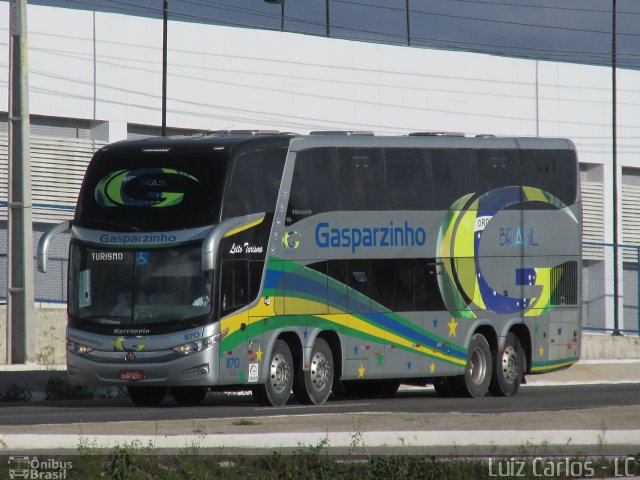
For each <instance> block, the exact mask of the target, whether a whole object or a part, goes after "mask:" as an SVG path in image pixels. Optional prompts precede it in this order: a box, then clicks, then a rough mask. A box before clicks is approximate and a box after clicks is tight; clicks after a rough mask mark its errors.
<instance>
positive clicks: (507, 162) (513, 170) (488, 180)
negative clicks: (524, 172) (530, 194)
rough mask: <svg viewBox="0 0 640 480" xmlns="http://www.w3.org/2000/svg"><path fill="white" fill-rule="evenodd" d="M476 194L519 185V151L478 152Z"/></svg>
mask: <svg viewBox="0 0 640 480" xmlns="http://www.w3.org/2000/svg"><path fill="white" fill-rule="evenodd" d="M477 156H478V194H480V195H481V194H483V193H486V192H489V191H491V190H494V189H496V188H501V187H509V186H513V185H521V183H520V182H521V174H520V172H521V162H520V151H519V150H478V153H477Z"/></svg>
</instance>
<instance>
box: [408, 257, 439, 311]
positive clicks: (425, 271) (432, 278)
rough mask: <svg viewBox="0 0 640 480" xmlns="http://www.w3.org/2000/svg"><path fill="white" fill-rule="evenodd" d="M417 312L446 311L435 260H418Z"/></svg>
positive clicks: (416, 265) (416, 275) (416, 268)
mask: <svg viewBox="0 0 640 480" xmlns="http://www.w3.org/2000/svg"><path fill="white" fill-rule="evenodd" d="M415 282H416V300H415V301H416V310H417V311H420V310H446V308H445V306H444V302H443V300H442V295H440V287H439V286H438V269H437V265H436V263H435V262H434V261H433V259H416V262H415Z"/></svg>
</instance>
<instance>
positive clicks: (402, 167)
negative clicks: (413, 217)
mask: <svg viewBox="0 0 640 480" xmlns="http://www.w3.org/2000/svg"><path fill="white" fill-rule="evenodd" d="M385 171H386V177H387V200H388V202H389V209H390V210H424V209H431V208H432V207H433V200H432V198H433V195H432V193H433V192H432V188H431V161H430V159H429V152H428V151H427V150H424V149H413V148H388V149H386V150H385Z"/></svg>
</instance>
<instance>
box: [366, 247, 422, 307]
mask: <svg viewBox="0 0 640 480" xmlns="http://www.w3.org/2000/svg"><path fill="white" fill-rule="evenodd" d="M371 277H372V285H371V300H373V301H374V302H377V303H378V304H379V305H382V306H383V307H385V308H387V309H389V310H392V311H394V312H410V311H413V293H414V292H413V290H414V288H413V260H410V259H397V260H372V261H371Z"/></svg>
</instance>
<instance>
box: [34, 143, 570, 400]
mask: <svg viewBox="0 0 640 480" xmlns="http://www.w3.org/2000/svg"><path fill="white" fill-rule="evenodd" d="M358 133H360V134H355V132H345V133H339V132H322V133H321V132H318V133H316V134H313V133H312V134H309V135H295V134H281V133H275V132H259V131H258V132H233V131H231V132H220V133H216V134H212V135H206V136H200V137H181V138H171V137H170V138H149V139H145V140H135V141H123V142H119V143H115V144H111V145H108V146H106V147H104V148H102V149H100V150H99V151H98V152H97V153H96V154H95V156H94V158H93V159H92V160H91V162H90V164H89V166H88V169H87V172H86V175H85V178H84V181H83V185H82V188H81V192H80V195H79V198H78V204H77V209H76V213H75V217H74V220H73V221H72V222H67V223H64V224H61V225H58V226H56V227H55V228H53V229H52V230H51V231H50V232H48V233H47V234H46V235H44V236H43V238H42V239H41V241H40V245H39V252H38V261H39V268H40V270H41V271H46V260H47V249H48V245H49V243H50V241H51V238H52V237H53V236H54V235H56V234H57V233H59V232H62V231H66V230H69V229H70V230H71V241H70V253H69V274H68V279H69V280H68V329H67V371H68V374H69V377H70V379H71V381H72V383H74V384H77V385H116V386H126V387H127V389H128V392H129V395H130V397H131V399H132V400H133V401H134V402H135V403H137V404H141V405H149V404H157V403H159V402H161V401H162V399H163V398H164V397H165V395H166V394H167V392H170V393H171V395H172V396H173V397H174V399H175V400H176V401H178V402H183V403H197V402H199V401H201V400H202V399H203V397H204V396H205V394H206V392H207V391H208V390H209V389H216V390H234V389H241V390H251V391H252V392H253V394H254V397H255V399H256V400H257V401H258V402H259V403H260V404H265V405H274V406H278V405H283V404H285V403H287V401H289V399H290V396H291V393H293V395H294V396H295V398H296V400H297V401H298V402H301V403H310V404H322V403H324V402H325V401H326V400H327V398H328V397H329V395H330V394H331V392H333V394H334V395H335V396H338V397H340V396H344V395H365V394H379V393H386V394H393V393H395V392H396V391H397V390H398V388H399V385H400V384H401V383H411V384H433V385H434V386H435V389H436V391H437V393H438V394H440V395H456V396H471V397H482V396H485V395H487V394H493V395H502V396H511V395H514V394H515V393H516V392H517V391H518V389H519V387H520V384H521V383H522V382H523V380H524V376H525V375H526V374H537V373H543V372H548V371H551V370H556V369H560V368H565V367H568V366H570V365H571V364H572V363H574V362H576V361H577V360H578V358H579V352H580V334H581V321H580V291H581V272H582V268H581V242H580V231H581V229H580V205H581V202H580V190H579V173H578V160H577V156H576V150H575V147H574V145H573V144H572V143H571V141H569V140H565V139H541V138H497V137H492V136H481V137H465V136H463V135H435V134H419V133H418V134H410V135H406V136H376V135H372V134H362V132H358Z"/></svg>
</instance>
